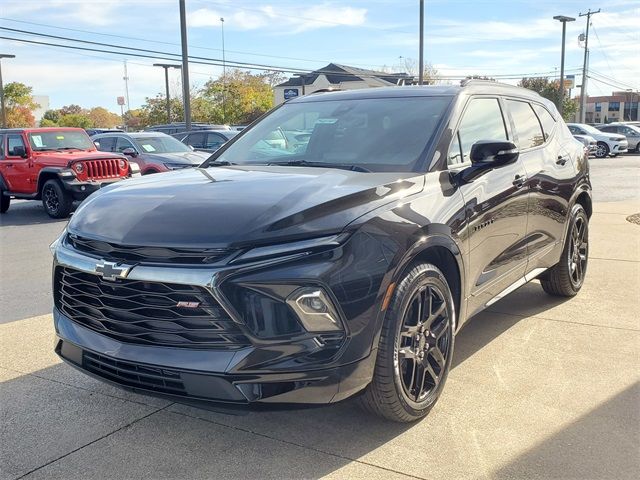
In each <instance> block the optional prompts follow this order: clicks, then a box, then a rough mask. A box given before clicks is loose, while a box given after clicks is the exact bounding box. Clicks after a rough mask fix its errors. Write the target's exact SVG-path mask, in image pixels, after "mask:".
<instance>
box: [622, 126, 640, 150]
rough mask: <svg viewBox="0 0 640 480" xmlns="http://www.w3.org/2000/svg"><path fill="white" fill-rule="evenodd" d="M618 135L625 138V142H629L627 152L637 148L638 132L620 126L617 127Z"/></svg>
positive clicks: (639, 137)
mask: <svg viewBox="0 0 640 480" xmlns="http://www.w3.org/2000/svg"><path fill="white" fill-rule="evenodd" d="M618 133H619V134H620V135H624V136H625V137H627V142H629V150H634V149H637V148H638V144H639V143H640V130H637V129H633V128H631V127H628V126H626V125H620V126H619V127H618Z"/></svg>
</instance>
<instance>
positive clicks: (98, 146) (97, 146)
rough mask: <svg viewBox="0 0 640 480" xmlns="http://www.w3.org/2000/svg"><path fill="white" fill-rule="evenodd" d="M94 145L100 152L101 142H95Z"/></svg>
mask: <svg viewBox="0 0 640 480" xmlns="http://www.w3.org/2000/svg"><path fill="white" fill-rule="evenodd" d="M93 144H94V145H95V146H96V148H97V149H98V150H100V142H98V141H95V142H93Z"/></svg>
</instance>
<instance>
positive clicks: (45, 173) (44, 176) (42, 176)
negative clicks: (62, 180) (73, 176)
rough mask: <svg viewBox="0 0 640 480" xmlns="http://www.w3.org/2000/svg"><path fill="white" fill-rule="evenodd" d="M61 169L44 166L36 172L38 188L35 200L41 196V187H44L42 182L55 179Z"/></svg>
mask: <svg viewBox="0 0 640 480" xmlns="http://www.w3.org/2000/svg"><path fill="white" fill-rule="evenodd" d="M61 170H62V168H57V167H45V168H43V169H42V170H40V172H39V173H38V188H37V196H36V197H35V200H40V199H41V198H42V187H44V184H45V183H47V181H48V180H51V179H54V180H57V179H58V178H59V176H58V174H59V173H60V171H61Z"/></svg>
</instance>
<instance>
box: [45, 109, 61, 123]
mask: <svg viewBox="0 0 640 480" xmlns="http://www.w3.org/2000/svg"><path fill="white" fill-rule="evenodd" d="M45 120H46V121H47V122H49V124H48V125H47V126H48V127H55V126H56V125H58V122H59V121H60V110H47V111H46V112H44V115H42V120H41V121H40V125H41V126H42V122H44V121H45Z"/></svg>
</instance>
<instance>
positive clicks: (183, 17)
mask: <svg viewBox="0 0 640 480" xmlns="http://www.w3.org/2000/svg"><path fill="white" fill-rule="evenodd" d="M180 43H181V44H182V102H183V104H184V123H185V129H186V130H191V98H190V97H189V51H188V50H189V49H188V48H187V12H186V7H185V4H184V0H180Z"/></svg>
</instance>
